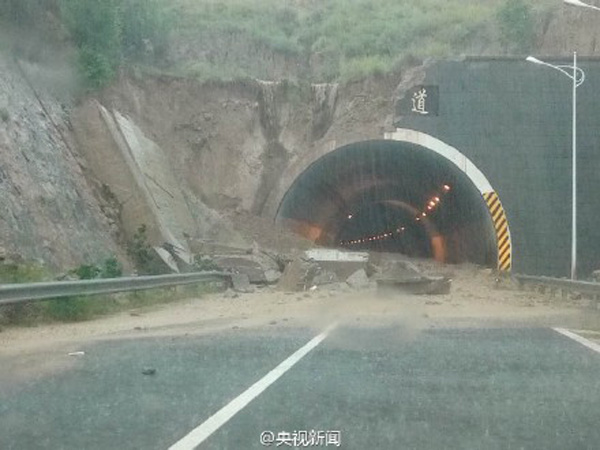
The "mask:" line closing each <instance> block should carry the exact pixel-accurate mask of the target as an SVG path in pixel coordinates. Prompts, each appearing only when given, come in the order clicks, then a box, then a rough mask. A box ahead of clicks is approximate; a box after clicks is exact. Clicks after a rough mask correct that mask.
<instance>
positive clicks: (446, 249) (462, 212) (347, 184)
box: [276, 140, 497, 266]
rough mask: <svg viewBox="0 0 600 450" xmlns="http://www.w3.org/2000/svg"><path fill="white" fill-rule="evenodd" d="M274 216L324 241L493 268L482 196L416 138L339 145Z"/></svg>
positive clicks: (492, 247) (488, 220) (303, 179)
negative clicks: (415, 141)
mask: <svg viewBox="0 0 600 450" xmlns="http://www.w3.org/2000/svg"><path fill="white" fill-rule="evenodd" d="M276 221H277V222H278V223H280V224H283V225H285V226H287V227H290V228H291V229H293V230H294V231H296V232H297V233H299V234H301V235H303V236H305V237H307V238H309V239H311V240H313V241H315V242H316V243H317V244H319V245H322V246H326V247H337V248H345V249H350V250H369V251H380V252H393V253H402V254H405V255H407V256H412V257H418V258H433V259H436V260H438V261H440V262H447V263H462V262H472V263H476V264H480V265H487V266H495V264H496V260H497V250H496V235H495V232H494V227H493V223H492V221H491V217H490V214H489V212H488V209H487V206H486V204H485V201H484V199H483V197H482V195H481V193H480V192H479V190H478V189H477V188H476V186H475V185H474V184H473V182H472V181H471V180H470V179H469V178H468V177H467V175H466V174H465V173H464V172H462V171H461V170H460V169H459V168H458V167H456V166H455V165H454V164H453V163H451V162H450V161H448V160H447V159H446V158H444V157H443V156H441V155H438V154H437V153H435V152H433V151H431V150H429V149H427V148H424V147H420V146H417V145H415V144H411V143H405V142H398V141H388V140H385V141H383V140H382V141H366V142H358V143H354V144H351V145H348V146H344V147H341V148H338V149H336V150H334V151H332V152H330V153H328V154H327V155H325V156H323V157H321V158H320V159H318V160H317V161H315V162H314V163H313V164H312V165H310V166H309V167H308V168H307V169H306V170H305V171H304V172H303V173H302V174H301V175H300V176H299V177H298V178H297V179H296V180H295V181H294V183H293V184H292V185H291V187H290V189H289V190H288V191H287V193H286V194H285V196H284V197H283V200H282V202H281V204H280V207H279V210H278V212H277V217H276Z"/></svg>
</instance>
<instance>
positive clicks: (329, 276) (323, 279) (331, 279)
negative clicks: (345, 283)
mask: <svg viewBox="0 0 600 450" xmlns="http://www.w3.org/2000/svg"><path fill="white" fill-rule="evenodd" d="M338 281H339V279H338V276H337V275H336V274H335V272H329V271H327V270H323V271H321V272H320V273H318V274H317V275H315V277H314V278H313V280H312V283H313V285H315V286H323V285H325V284H332V283H337V282H338Z"/></svg>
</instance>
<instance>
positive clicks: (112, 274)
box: [71, 256, 123, 280]
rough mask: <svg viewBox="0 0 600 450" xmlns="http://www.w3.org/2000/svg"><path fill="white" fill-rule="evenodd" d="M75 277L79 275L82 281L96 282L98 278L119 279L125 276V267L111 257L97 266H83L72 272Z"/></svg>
mask: <svg viewBox="0 0 600 450" xmlns="http://www.w3.org/2000/svg"><path fill="white" fill-rule="evenodd" d="M71 273H72V274H73V275H77V277H78V278H79V279H80V280H94V279H96V278H119V277H121V276H123V267H122V266H121V263H120V262H119V261H118V260H117V258H115V257H114V256H111V257H110V258H107V259H105V260H104V262H103V263H102V264H101V265H99V266H97V265H94V264H83V265H81V266H79V267H78V268H77V269H75V270H73V271H71Z"/></svg>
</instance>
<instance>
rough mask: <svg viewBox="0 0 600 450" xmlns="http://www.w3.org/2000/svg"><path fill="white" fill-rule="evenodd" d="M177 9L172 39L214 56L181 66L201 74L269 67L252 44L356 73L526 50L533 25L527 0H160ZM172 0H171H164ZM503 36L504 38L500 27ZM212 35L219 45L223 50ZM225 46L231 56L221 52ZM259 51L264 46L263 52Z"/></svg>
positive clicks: (260, 73) (321, 70)
mask: <svg viewBox="0 0 600 450" xmlns="http://www.w3.org/2000/svg"><path fill="white" fill-rule="evenodd" d="M163 4H164V5H165V7H166V8H168V10H169V11H170V13H171V14H172V16H173V17H174V26H173V39H174V40H175V41H176V42H179V43H181V42H184V43H185V42H187V43H188V44H190V43H194V42H195V43H197V46H198V47H199V48H202V49H203V50H205V53H206V54H208V55H209V57H206V58H204V57H201V58H199V60H198V61H195V62H193V63H192V64H190V63H189V61H183V62H182V64H183V66H182V67H180V70H181V71H183V73H185V74H187V75H192V76H196V77H199V78H201V79H218V78H221V79H223V78H225V79H232V78H243V77H259V78H261V77H266V76H268V69H267V68H265V67H264V65H263V66H260V67H256V66H255V65H254V64H253V62H252V61H251V58H250V60H247V57H246V53H248V52H249V51H251V52H253V53H256V54H257V55H260V54H261V53H260V52H261V50H262V51H263V52H269V51H270V52H272V53H273V54H276V55H280V56H281V57H283V58H287V59H290V60H295V61H297V65H298V66H300V69H299V70H298V72H299V73H296V74H290V75H289V77H290V78H292V77H294V76H297V77H308V78H310V79H312V80H316V81H333V80H344V81H351V80H354V79H358V78H363V77H365V76H367V75H371V74H377V73H386V72H389V71H390V70H393V69H394V68H397V67H399V66H401V65H402V63H403V61H407V60H412V61H414V60H415V59H425V58H428V57H445V56H450V55H460V54H464V53H471V52H472V50H470V49H472V48H477V49H478V51H479V52H481V51H482V50H483V51H485V52H487V51H489V52H490V53H494V54H498V53H511V52H514V51H518V52H520V51H522V49H523V48H526V47H527V46H528V45H530V44H531V42H532V37H533V35H534V33H535V26H534V23H535V21H533V16H534V14H537V13H539V12H540V11H541V10H542V9H543V8H544V5H549V4H550V2H549V0H541V1H540V2H537V7H536V8H537V9H536V10H531V8H530V7H528V6H527V5H526V4H525V3H524V2H523V1H522V0H488V1H485V2H482V1H479V0H457V1H449V0H420V1H418V2H413V1H407V0H405V1H399V0H380V1H378V2H373V1H372V0H328V1H318V0H307V1H302V2H281V1H279V0H227V1H225V0H220V1H219V0H169V1H168V2H167V0H163ZM167 5H168V6H167ZM499 35H501V36H502V42H500V43H499V42H498V36H499ZM215 45H217V46H218V45H221V46H222V47H227V48H221V50H220V51H219V50H218V49H216V50H215ZM223 55H225V56H223ZM259 57H260V56H259Z"/></svg>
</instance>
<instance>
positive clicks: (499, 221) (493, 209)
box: [483, 192, 512, 271]
mask: <svg viewBox="0 0 600 450" xmlns="http://www.w3.org/2000/svg"><path fill="white" fill-rule="evenodd" d="M483 198H484V199H485V202H486V203H487V205H488V208H489V210H490V214H491V215H492V221H493V222H494V227H495V229H496V238H497V239H498V269H499V270H502V271H510V269H511V267H512V243H511V241H510V231H509V229H508V220H507V219H506V213H505V212H504V208H503V207H502V202H501V201H500V197H498V194H497V193H495V192H486V193H485V194H483Z"/></svg>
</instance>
